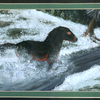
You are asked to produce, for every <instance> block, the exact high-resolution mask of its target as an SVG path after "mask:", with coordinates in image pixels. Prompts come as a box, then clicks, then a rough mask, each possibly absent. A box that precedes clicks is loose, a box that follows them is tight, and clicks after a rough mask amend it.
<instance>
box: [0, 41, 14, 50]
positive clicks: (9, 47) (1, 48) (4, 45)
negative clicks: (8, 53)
mask: <svg viewBox="0 0 100 100" xmlns="http://www.w3.org/2000/svg"><path fill="white" fill-rule="evenodd" d="M13 48H16V44H13V43H6V44H2V45H0V51H4V50H6V49H13Z"/></svg>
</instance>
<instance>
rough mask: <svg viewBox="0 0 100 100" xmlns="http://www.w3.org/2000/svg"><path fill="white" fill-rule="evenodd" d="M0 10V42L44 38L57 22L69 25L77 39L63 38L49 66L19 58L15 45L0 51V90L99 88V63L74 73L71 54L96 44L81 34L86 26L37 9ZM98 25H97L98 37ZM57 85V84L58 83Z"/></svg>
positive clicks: (91, 89) (59, 24)
mask: <svg viewBox="0 0 100 100" xmlns="http://www.w3.org/2000/svg"><path fill="white" fill-rule="evenodd" d="M5 12H6V11H4V13H1V14H0V44H4V43H7V42H10V43H19V42H21V41H24V40H35V41H44V40H45V38H46V37H47V35H48V33H49V32H50V31H51V30H52V29H53V28H55V27H57V26H64V27H68V28H69V29H70V30H71V31H72V32H73V33H74V34H75V35H76V36H77V37H78V41H77V42H76V43H71V42H68V41H64V42H63V44H62V48H61V51H60V54H59V57H58V61H57V62H56V63H54V64H53V66H52V69H51V70H50V71H47V69H48V63H47V62H46V61H44V62H38V61H33V60H31V58H29V59H23V60H22V61H21V60H20V59H19V58H18V57H17V56H16V54H15V50H14V49H9V48H8V49H7V50H5V51H0V90H1V91H2V90H45V89H49V88H51V89H53V88H54V89H53V90H54V91H79V90H80V91H98V90H100V66H99V65H94V66H92V67H91V68H90V69H88V70H86V71H83V72H77V73H74V71H73V69H75V66H74V65H73V63H72V62H71V61H70V60H69V59H70V54H71V53H75V52H77V51H80V50H85V49H89V48H93V47H96V46H98V44H96V43H94V42H92V41H91V40H90V38H89V37H88V36H87V37H83V34H84V32H85V31H86V29H87V27H88V26H84V25H82V24H79V23H74V22H71V21H70V20H63V19H61V18H58V17H54V16H51V15H49V14H46V13H43V12H41V11H36V10H8V11H7V12H6V13H5ZM99 32H100V29H99V28H96V29H95V33H96V35H97V36H98V37H100V35H99ZM58 85H59V86H58Z"/></svg>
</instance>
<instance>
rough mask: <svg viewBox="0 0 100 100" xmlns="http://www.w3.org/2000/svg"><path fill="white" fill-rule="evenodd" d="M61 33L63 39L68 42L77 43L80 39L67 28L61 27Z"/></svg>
mask: <svg viewBox="0 0 100 100" xmlns="http://www.w3.org/2000/svg"><path fill="white" fill-rule="evenodd" d="M59 28H60V31H61V33H62V39H63V40H68V41H71V42H76V41H77V40H78V38H77V37H76V36H75V35H74V34H73V33H72V32H71V31H70V30H69V29H68V28H66V27H61V26H60V27H59Z"/></svg>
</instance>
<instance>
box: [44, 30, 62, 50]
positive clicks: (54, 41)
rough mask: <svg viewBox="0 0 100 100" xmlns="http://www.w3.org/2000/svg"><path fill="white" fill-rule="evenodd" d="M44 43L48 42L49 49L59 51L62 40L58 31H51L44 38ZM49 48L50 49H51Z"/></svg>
mask: <svg viewBox="0 0 100 100" xmlns="http://www.w3.org/2000/svg"><path fill="white" fill-rule="evenodd" d="M45 42H46V44H49V46H50V47H51V49H52V50H53V51H54V50H55V51H59V50H60V48H61V45H62V42H63V39H62V36H61V34H60V33H56V32H52V33H50V34H48V36H47V38H46V40H45ZM52 50H51V51H52Z"/></svg>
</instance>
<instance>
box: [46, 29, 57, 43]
mask: <svg viewBox="0 0 100 100" xmlns="http://www.w3.org/2000/svg"><path fill="white" fill-rule="evenodd" d="M58 34H59V27H57V28H54V29H53V30H52V31H51V32H50V33H49V34H48V36H47V38H46V39H45V41H46V42H47V41H48V42H52V41H53V40H54V39H56V37H57V35H58Z"/></svg>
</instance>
